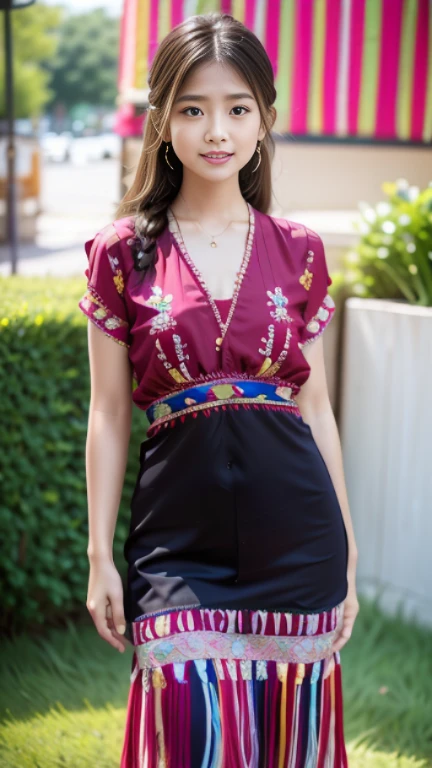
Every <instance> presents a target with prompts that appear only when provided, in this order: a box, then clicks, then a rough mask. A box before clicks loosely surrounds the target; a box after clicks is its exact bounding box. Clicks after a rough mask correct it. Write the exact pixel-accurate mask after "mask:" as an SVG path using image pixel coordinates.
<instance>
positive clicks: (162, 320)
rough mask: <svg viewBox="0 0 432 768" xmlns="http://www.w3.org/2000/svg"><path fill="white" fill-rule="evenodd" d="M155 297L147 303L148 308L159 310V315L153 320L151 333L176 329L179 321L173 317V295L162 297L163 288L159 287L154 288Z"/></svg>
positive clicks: (151, 297)
mask: <svg viewBox="0 0 432 768" xmlns="http://www.w3.org/2000/svg"><path fill="white" fill-rule="evenodd" d="M152 292H153V296H150V298H149V299H147V301H146V302H145V303H146V304H147V305H148V306H150V307H154V308H155V309H157V310H158V313H159V314H158V315H155V316H154V317H152V319H151V324H152V327H151V329H150V333H159V331H166V330H168V328H174V327H175V326H176V325H177V321H176V320H174V318H173V317H172V315H171V313H172V307H171V302H172V300H173V295H172V293H167V295H166V296H163V295H162V288H160V287H159V286H158V285H154V286H152Z"/></svg>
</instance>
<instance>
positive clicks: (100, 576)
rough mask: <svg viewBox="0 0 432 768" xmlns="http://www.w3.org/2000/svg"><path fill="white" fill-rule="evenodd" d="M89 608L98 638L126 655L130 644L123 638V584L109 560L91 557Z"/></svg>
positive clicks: (87, 604) (87, 605)
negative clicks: (125, 651)
mask: <svg viewBox="0 0 432 768" xmlns="http://www.w3.org/2000/svg"><path fill="white" fill-rule="evenodd" d="M86 607H87V610H88V611H89V613H90V615H91V617H92V619H93V621H94V624H95V626H96V629H97V631H98V633H99V635H100V636H101V637H102V638H103V639H104V640H106V641H107V643H109V644H110V645H112V646H113V648H116V649H117V650H119V651H120V652H121V653H124V650H125V648H126V646H127V644H128V643H129V641H128V640H126V638H125V637H123V633H124V631H125V628H126V621H125V617H124V610H123V585H122V580H121V577H120V574H119V572H118V571H117V568H116V567H115V565H114V563H113V561H112V560H111V559H109V558H107V557H95V556H93V555H92V556H91V557H90V574H89V585H88V593H87V602H86Z"/></svg>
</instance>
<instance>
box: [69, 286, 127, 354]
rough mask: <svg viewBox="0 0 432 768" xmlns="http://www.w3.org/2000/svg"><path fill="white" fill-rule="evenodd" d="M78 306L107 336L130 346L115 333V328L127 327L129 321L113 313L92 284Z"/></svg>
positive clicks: (125, 345)
mask: <svg viewBox="0 0 432 768" xmlns="http://www.w3.org/2000/svg"><path fill="white" fill-rule="evenodd" d="M79 307H80V308H81V309H82V310H83V311H84V312H85V314H86V315H87V317H89V318H90V319H91V320H92V321H93V322H94V323H95V325H97V326H98V327H99V328H100V329H101V330H102V331H104V333H105V334H106V335H107V336H109V337H110V338H111V339H114V340H115V341H117V342H118V343H119V344H121V345H122V346H124V347H129V346H130V345H129V344H127V343H126V342H125V341H123V340H122V339H120V338H117V336H116V335H115V331H116V330H117V329H122V328H129V323H127V322H126V321H125V320H123V319H122V318H121V317H118V316H117V315H115V314H114V312H112V311H111V309H110V308H109V307H107V306H106V304H105V302H104V301H103V299H102V297H101V296H99V294H98V293H97V291H96V290H95V289H94V288H93V287H92V286H89V287H88V288H87V290H86V291H85V293H84V295H83V297H82V298H81V299H80V301H79ZM113 331H114V333H113ZM121 333H123V331H121Z"/></svg>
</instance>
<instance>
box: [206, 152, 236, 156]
mask: <svg viewBox="0 0 432 768" xmlns="http://www.w3.org/2000/svg"><path fill="white" fill-rule="evenodd" d="M233 154H234V152H208V153H206V154H204V155H202V157H211V156H212V155H214V156H215V157H231V155H233Z"/></svg>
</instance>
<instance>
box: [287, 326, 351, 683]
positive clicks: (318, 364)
mask: <svg viewBox="0 0 432 768" xmlns="http://www.w3.org/2000/svg"><path fill="white" fill-rule="evenodd" d="M302 352H303V355H304V357H305V358H306V360H307V362H308V363H309V365H310V367H311V371H310V374H309V378H308V379H307V381H306V382H305V383H304V384H303V386H302V388H301V390H300V392H299V394H298V395H297V396H296V401H297V403H298V406H299V408H300V411H301V414H302V417H303V420H304V421H305V422H306V423H307V424H309V426H310V428H311V431H312V434H313V438H314V440H315V442H316V444H317V446H318V449H319V451H320V453H321V455H322V457H323V459H324V461H325V463H326V466H327V469H328V471H329V474H330V477H331V479H332V482H333V485H334V489H335V491H336V495H337V497H338V501H339V504H340V507H341V511H342V515H343V519H344V523H345V528H346V532H347V538H348V568H347V579H348V594H347V598H346V600H345V608H344V625H343V628H342V631H341V634H340V635H339V637H338V639H337V640H336V642H335V643H334V646H333V651H336V650H340V649H341V648H342V646H343V645H345V643H346V642H347V641H348V639H349V637H351V633H352V628H353V624H354V621H355V617H356V615H357V613H358V611H359V604H358V600H357V594H356V583H355V578H356V570H357V559H358V551H357V544H356V541H355V537H354V529H353V524H352V519H351V514H350V511H349V503H348V495H347V490H346V485H345V477H344V470H343V459H342V448H341V443H340V437H339V431H338V427H337V424H336V420H335V417H334V414H333V409H332V407H331V403H330V399H329V394H328V387H327V378H326V373H325V367H324V346H323V338H322V336H319V337H318V338H317V339H315V341H313V342H312V343H310V344H306V345H305V346H304V347H303V348H302ZM327 672H328V673H329V670H327Z"/></svg>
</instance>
